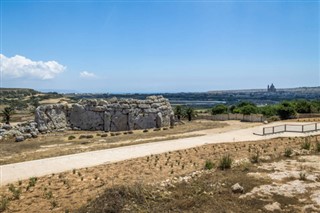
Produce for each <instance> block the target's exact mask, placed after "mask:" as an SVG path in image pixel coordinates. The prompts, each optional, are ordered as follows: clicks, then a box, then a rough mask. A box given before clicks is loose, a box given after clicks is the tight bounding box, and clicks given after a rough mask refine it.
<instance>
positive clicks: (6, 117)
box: [2, 107, 14, 124]
mask: <svg viewBox="0 0 320 213" xmlns="http://www.w3.org/2000/svg"><path fill="white" fill-rule="evenodd" d="M13 113H14V109H13V108H12V107H5V108H4V109H3V110H2V117H3V122H5V123H6V124H10V120H11V116H12V115H13Z"/></svg>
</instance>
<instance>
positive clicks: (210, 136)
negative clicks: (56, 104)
mask: <svg viewBox="0 0 320 213" xmlns="http://www.w3.org/2000/svg"><path fill="white" fill-rule="evenodd" d="M281 124H284V123H283V122H278V123H276V124H275V123H273V124H268V125H262V126H254V127H250V128H246V129H238V130H230V131H227V132H222V133H219V132H217V131H219V130H204V131H203V133H205V134H206V135H204V136H199V137H192V138H183V139H177V140H169V141H161V142H154V143H147V144H138V145H132V146H126V147H119V148H114V149H107V150H99V151H93V152H85V153H79V154H73V155H66V156H61V157H54V158H46V159H41V160H34V161H27V162H22V163H15V164H8V165H3V166H1V167H0V172H1V173H0V175H1V179H0V181H1V185H4V184H7V183H10V182H15V181H18V180H24V179H27V178H30V177H34V176H36V177H38V176H43V175H48V174H52V173H58V172H63V171H67V170H72V169H78V168H85V167H92V166H97V165H101V164H106V163H113V162H118V161H123V160H127V159H132V158H138V157H143V156H147V155H151V154H160V153H165V152H169V151H176V150H183V149H188V148H192V147H197V146H202V145H205V144H215V143H224V142H243V141H259V140H260V141H261V140H267V139H272V138H277V137H296V136H310V135H317V134H319V133H318V132H310V133H287V132H286V133H279V134H274V135H267V136H259V135H254V133H261V131H262V128H263V127H265V126H274V125H281ZM299 124H304V123H301V122H300V123H299ZM31 168H32V169H31Z"/></svg>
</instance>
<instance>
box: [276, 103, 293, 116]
mask: <svg viewBox="0 0 320 213" xmlns="http://www.w3.org/2000/svg"><path fill="white" fill-rule="evenodd" d="M277 112H278V115H279V117H280V118H281V119H282V120H285V119H289V118H292V117H294V116H295V115H296V111H295V109H294V107H293V106H292V104H291V103H290V102H288V101H285V102H282V103H281V104H280V105H279V107H278V110H277Z"/></svg>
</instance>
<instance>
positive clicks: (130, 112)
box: [35, 96, 174, 132]
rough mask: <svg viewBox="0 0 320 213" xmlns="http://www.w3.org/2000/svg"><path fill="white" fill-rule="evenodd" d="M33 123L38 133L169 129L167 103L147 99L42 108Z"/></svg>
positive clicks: (157, 98) (170, 120)
mask: <svg viewBox="0 0 320 213" xmlns="http://www.w3.org/2000/svg"><path fill="white" fill-rule="evenodd" d="M35 121H36V122H37V124H38V129H39V131H40V132H46V131H51V130H58V129H65V128H71V129H78V130H103V131H126V130H135V129H147V128H160V127H163V126H170V125H173V122H174V114H173V111H172V108H171V105H170V103H169V101H168V99H165V98H163V97H162V96H149V97H147V98H146V100H137V99H119V100H118V99H117V98H112V99H109V100H99V101H98V100H83V101H80V102H79V103H77V104H73V105H67V104H51V105H42V106H39V107H38V108H37V109H36V113H35Z"/></svg>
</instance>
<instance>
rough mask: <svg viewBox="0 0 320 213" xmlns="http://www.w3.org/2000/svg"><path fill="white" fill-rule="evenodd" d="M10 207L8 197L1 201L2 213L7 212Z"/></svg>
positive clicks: (0, 208) (0, 209) (0, 210)
mask: <svg viewBox="0 0 320 213" xmlns="http://www.w3.org/2000/svg"><path fill="white" fill-rule="evenodd" d="M8 205H9V200H8V198H6V197H2V198H1V199H0V212H4V211H5V210H7V208H8Z"/></svg>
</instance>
